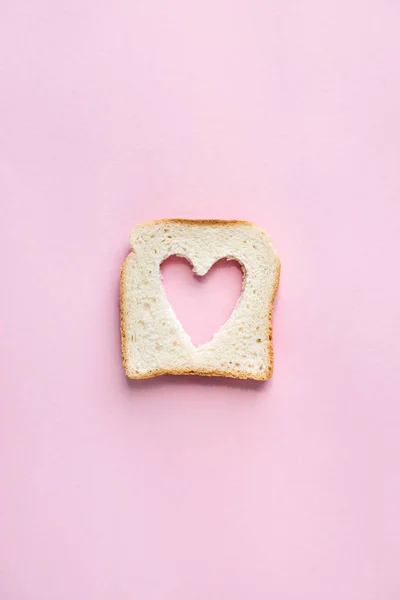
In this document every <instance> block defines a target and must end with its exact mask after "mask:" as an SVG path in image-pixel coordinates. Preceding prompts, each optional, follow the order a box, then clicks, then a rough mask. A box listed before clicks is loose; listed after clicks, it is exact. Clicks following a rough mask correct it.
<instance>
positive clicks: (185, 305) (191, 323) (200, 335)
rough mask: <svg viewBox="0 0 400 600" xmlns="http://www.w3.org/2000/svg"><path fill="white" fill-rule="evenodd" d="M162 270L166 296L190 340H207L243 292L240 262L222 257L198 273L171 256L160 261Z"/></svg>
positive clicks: (227, 315)
mask: <svg viewBox="0 0 400 600" xmlns="http://www.w3.org/2000/svg"><path fill="white" fill-rule="evenodd" d="M161 273H162V279H163V284H164V290H165V293H166V296H167V298H168V300H169V302H170V304H171V306H172V308H173V309H174V312H175V314H176V316H177V317H178V319H179V321H180V322H181V324H182V327H183V328H184V329H185V331H186V332H187V333H188V334H189V335H190V338H191V340H192V343H193V344H194V345H195V346H200V345H201V344H205V343H207V342H209V341H210V340H211V339H212V336H213V335H214V333H215V332H216V331H217V329H219V327H221V325H223V324H224V323H225V321H227V319H228V318H229V317H230V315H231V314H232V311H233V309H234V308H235V305H236V302H237V301H238V299H239V298H240V295H241V293H242V283H243V273H242V269H241V267H240V265H239V263H238V262H236V261H235V260H227V259H226V258H223V259H221V260H219V261H217V262H216V263H215V264H214V265H213V266H212V267H211V269H210V270H209V271H208V272H207V273H206V274H205V275H203V276H202V277H199V276H198V275H195V274H194V273H193V271H192V265H191V264H190V263H189V262H188V261H187V260H186V259H184V258H180V257H178V256H171V257H169V258H168V259H167V260H165V261H164V262H163V263H162V265H161Z"/></svg>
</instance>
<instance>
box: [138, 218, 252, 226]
mask: <svg viewBox="0 0 400 600" xmlns="http://www.w3.org/2000/svg"><path fill="white" fill-rule="evenodd" d="M158 223H174V224H181V225H206V226H210V225H217V226H221V225H223V226H226V225H248V226H249V227H254V225H253V223H251V222H250V221H236V220H233V221H230V220H226V219H156V220H155V221H146V222H145V223H140V225H137V227H144V226H145V227H147V226H148V225H157V224H158Z"/></svg>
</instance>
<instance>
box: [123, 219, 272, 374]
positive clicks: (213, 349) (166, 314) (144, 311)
mask: <svg viewBox="0 0 400 600" xmlns="http://www.w3.org/2000/svg"><path fill="white" fill-rule="evenodd" d="M130 245H131V249H132V250H131V252H130V254H129V255H128V256H127V258H126V259H125V262H124V264H123V266H122V270H121V282H120V303H121V344H122V359H123V364H124V368H125V373H126V375H127V376H128V377H129V378H131V379H146V378H149V377H156V376H158V375H208V376H219V377H234V378H240V379H256V380H265V379H269V378H270V377H271V376H272V370H273V347H272V323H271V320H272V310H273V302H274V298H275V295H276V292H277V290H278V285H279V274H280V261H279V258H278V256H277V254H276V252H275V250H274V248H273V247H272V244H271V242H270V240H269V236H268V234H267V233H266V232H265V231H264V230H263V229H260V228H258V227H254V226H253V225H252V224H251V223H249V222H247V221H218V220H210V221H203V220H186V219H163V220H160V221H153V222H151V223H144V224H142V225H138V226H137V227H135V228H134V229H133V230H132V232H131V236H130ZM172 255H176V256H182V257H184V258H186V259H187V260H188V261H189V262H190V263H191V264H192V267H193V272H194V273H195V274H196V275H205V274H206V273H207V272H208V270H209V269H210V268H211V267H212V265H213V264H214V263H215V262H217V261H218V260H220V259H221V258H228V259H231V260H236V261H237V262H238V263H239V264H240V265H241V267H242V270H243V289H242V294H241V296H240V298H239V300H238V301H237V304H236V306H235V308H234V310H233V312H232V314H231V316H230V317H229V319H228V320H227V321H226V322H225V323H224V324H223V325H222V327H220V328H219V329H218V330H217V331H216V333H215V334H214V336H213V338H212V340H211V341H210V342H208V343H206V344H203V345H201V346H198V347H196V346H194V345H193V343H192V341H191V339H190V337H189V335H188V334H187V333H186V331H185V330H184V329H183V327H182V325H181V324H180V322H179V320H178V319H177V317H176V315H175V313H174V310H173V308H172V307H171V305H170V303H169V301H168V299H167V297H166V295H165V292H164V288H163V285H162V276H161V271H160V265H161V263H162V262H163V261H164V260H166V259H167V258H168V257H169V256H172Z"/></svg>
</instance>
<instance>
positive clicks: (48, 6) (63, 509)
mask: <svg viewBox="0 0 400 600" xmlns="http://www.w3.org/2000/svg"><path fill="white" fill-rule="evenodd" d="M0 29H1V35H0V57H1V58H0V60H1V65H0V85H1V93H0V125H1V127H0V131H1V135H0V197H1V205H2V208H3V211H2V217H1V224H0V227H1V238H0V239H1V246H2V248H1V252H0V255H1V257H2V294H1V313H2V325H1V341H0V344H1V390H2V393H1V405H0V409H1V412H0V415H1V416H0V474H1V483H0V485H1V489H0V531H1V538H0V598H1V600H70V599H71V598H74V599H77V600H89V599H90V600H91V599H93V600H120V599H123V600H124V599H140V600H204V599H207V600H221V599H229V600H265V599H267V598H270V599H271V600H302V599H304V600H321V599H323V600H337V599H340V600H397V599H398V598H400V571H399V554H400V515H399V505H400V483H399V471H400V435H399V426H400V367H399V364H398V363H399V354H400V309H399V306H400V285H399V263H398V261H399V234H400V228H399V221H400V219H399V217H400V214H399V213H400V209H399V196H400V169H399V159H400V116H399V106H400V76H399V71H400V69H399V56H400V36H399V31H400V4H399V2H396V1H395V0H332V1H329V2H323V1H320V0H304V1H302V2H298V1H297V0H242V1H236V0H234V1H232V0H195V1H193V2H192V1H189V2H187V1H185V0H176V1H175V2H172V1H168V0H158V1H157V0H141V1H129V0H113V2H109V1H107V2H106V1H104V0H61V1H58V2H54V1H53V0H35V1H27V0H26V1H23V0H14V1H9V0H2V1H1V3H0ZM164 216H182V217H206V218H210V217H214V218H215V217H220V218H239V219H249V220H252V221H254V222H255V223H256V224H257V225H261V226H263V227H265V228H266V229H267V230H268V231H269V232H270V233H271V235H272V240H273V242H274V245H275V246H276V248H277V250H278V252H279V254H280V257H281V260H282V280H281V287H280V291H279V296H278V300H277V307H276V313H275V318H274V328H275V340H274V343H275V351H276V363H275V373H274V377H273V379H272V381H271V382H269V383H267V384H266V385H257V384H252V383H249V384H246V383H235V382H231V381H227V380H217V379H211V380H204V379H200V378H161V379H158V380H152V381H146V382H138V383H128V382H127V380H126V379H125V377H124V374H123V371H122V366H121V360H120V355H119V331H118V277H119V269H120V266H121V263H122V261H123V259H124V257H125V255H126V253H127V251H128V244H127V241H128V236H129V232H130V229H131V227H132V226H133V225H135V224H136V223H138V222H141V221H143V220H148V219H154V218H160V217H164ZM171 267H172V269H171ZM182 268H183V269H185V267H182ZM168 269H169V270H168V276H167V285H168V286H169V288H170V289H171V290H172V288H173V287H174V284H178V285H179V288H180V292H181V294H182V295H183V297H184V298H187V299H188V301H187V306H188V308H187V309H185V306H184V305H185V302H183V303H182V302H181V305H182V304H183V312H184V315H183V316H182V319H183V318H185V319H187V324H188V328H189V325H190V327H191V328H192V330H193V331H194V335H197V334H198V333H200V332H202V328H208V329H212V328H213V327H212V325H213V323H212V317H211V315H210V314H209V313H208V314H207V310H204V311H200V312H199V314H198V315H197V317H196V319H194V318H193V315H192V314H191V312H190V310H189V308H190V307H191V306H192V304H191V300H190V298H193V297H194V296H196V290H197V289H198V288H199V285H198V284H197V282H195V281H194V280H193V279H192V278H191V277H188V278H185V277H183V279H184V280H185V281H181V278H180V275H179V272H181V269H178V266H177V265H175V266H174V265H170V266H169V267H168ZM232 273H233V274H234V276H233V277H231V276H227V273H225V272H224V270H222V271H221V282H222V281H225V280H226V285H225V286H224V289H223V290H222V293H221V289H220V287H219V286H218V285H217V286H214V285H211V284H210V294H212V296H211V297H214V298H215V299H216V302H217V300H218V301H219V299H221V298H225V300H224V302H225V304H223V302H222V303H221V304H220V308H219V309H218V310H222V312H223V311H224V310H227V308H226V307H227V306H228V305H230V306H231V304H232V297H230V295H232V294H233V295H234V293H235V290H236V289H237V283H238V281H237V275H238V273H237V272H236V275H235V272H234V271H232V272H231V274H232ZM213 277H214V279H215V276H213ZM222 278H225V279H222ZM204 285H205V286H208V283H207V282H205V283H204ZM171 293H172V292H171ZM175 293H176V289H175ZM201 293H203V292H201ZM224 306H225V308H224ZM221 307H222V308H221ZM221 315H222V313H221ZM221 315H220V316H221ZM189 321H192V322H191V323H189ZM196 332H197V333H196Z"/></svg>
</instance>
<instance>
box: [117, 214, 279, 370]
mask: <svg viewBox="0 0 400 600" xmlns="http://www.w3.org/2000/svg"><path fill="white" fill-rule="evenodd" d="M165 222H169V223H171V222H172V223H184V224H192V225H249V226H252V227H253V224H252V223H250V222H249V221H224V220H212V219H210V220H196V219H159V220H157V221H151V222H148V223H142V224H141V225H150V224H156V223H165ZM133 255H134V252H130V253H129V254H128V256H127V257H126V258H125V260H124V262H123V265H122V268H121V276H120V331H121V351H122V362H123V365H124V370H125V374H126V376H127V377H129V379H136V380H138V379H151V378H153V377H159V376H161V375H200V376H205V377H229V378H233V379H253V380H256V381H266V380H268V379H270V378H271V377H272V373H273V367H274V349H273V342H272V331H273V330H272V313H273V309H274V300H275V297H276V294H277V292H278V288H279V281H280V271H281V263H280V260H279V258H277V260H278V268H277V274H276V278H275V282H274V287H273V294H272V298H271V301H270V304H269V308H268V314H267V337H268V340H267V352H268V355H269V365H268V367H267V369H266V370H265V372H264V373H260V375H257V376H254V375H253V376H249V374H248V373H245V372H243V371H226V370H224V371H219V370H215V371H208V370H204V369H198V370H185V369H181V370H161V369H159V370H155V371H150V372H148V373H146V374H144V375H137V374H135V373H132V372H131V371H130V370H129V367H128V350H127V339H126V324H125V288H124V283H125V269H126V265H127V262H128V260H130V258H131V257H132V256H133Z"/></svg>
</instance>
